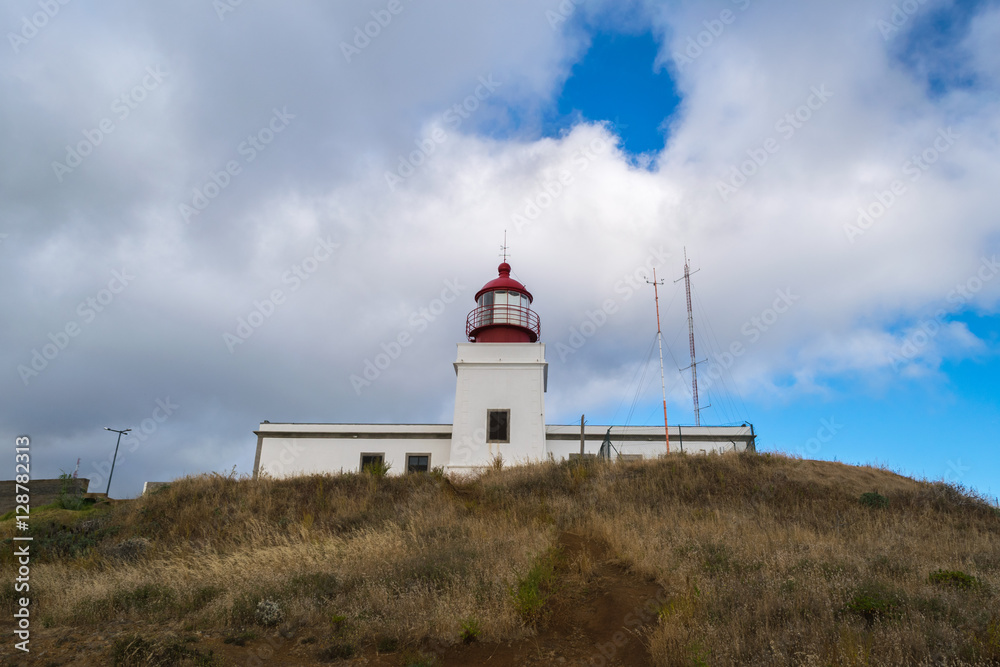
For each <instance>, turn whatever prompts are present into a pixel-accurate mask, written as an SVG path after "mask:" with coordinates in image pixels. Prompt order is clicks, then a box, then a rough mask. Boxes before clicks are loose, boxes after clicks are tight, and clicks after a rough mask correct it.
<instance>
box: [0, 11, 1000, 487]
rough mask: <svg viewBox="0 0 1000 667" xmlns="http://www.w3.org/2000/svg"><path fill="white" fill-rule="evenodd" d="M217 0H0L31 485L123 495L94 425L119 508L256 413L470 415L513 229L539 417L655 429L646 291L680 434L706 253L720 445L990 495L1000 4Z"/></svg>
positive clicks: (247, 448)
mask: <svg viewBox="0 0 1000 667" xmlns="http://www.w3.org/2000/svg"><path fill="white" fill-rule="evenodd" d="M904 4H905V3H904ZM217 5H218V3H216V4H215V5H213V4H211V3H209V4H205V3H178V4H175V5H169V6H166V5H164V6H146V5H143V6H138V5H134V4H129V3H125V2H123V1H122V2H112V4H111V5H108V7H107V8H106V9H105V10H102V14H101V16H100V17H99V19H98V17H97V16H95V15H94V14H93V11H94V10H91V9H89V8H87V7H85V6H83V5H79V6H78V5H76V4H75V3H71V4H69V5H60V10H59V12H58V14H57V15H56V16H54V17H51V19H50V20H48V21H46V22H45V25H43V26H33V25H32V24H31V21H32V17H33V16H34V13H35V12H37V11H38V7H37V3H35V2H34V1H33V0H32V1H29V0H17V1H16V2H12V3H8V4H7V5H5V6H4V8H3V9H2V10H0V26H2V27H4V35H5V45H4V48H3V49H0V86H2V92H3V95H0V116H2V117H3V118H4V120H5V121H6V122H5V123H0V135H2V138H0V143H2V145H3V146H4V157H3V160H2V161H0V169H2V171H0V221H2V222H0V271H2V272H3V273H2V278H3V280H4V284H5V285H8V286H9V287H8V289H7V290H4V291H2V292H0V304H2V306H3V310H4V312H6V313H10V314H11V315H10V317H8V318H5V319H4V320H3V322H0V329H2V332H3V334H2V335H3V340H4V341H5V345H4V346H3V350H2V351H0V355H2V356H3V365H4V367H6V368H7V369H8V372H7V374H6V375H5V376H4V377H3V379H2V381H0V404H2V405H3V406H4V407H3V409H2V410H0V426H2V430H3V433H5V434H6V435H5V436H4V437H7V438H8V439H10V438H13V437H14V436H15V435H18V434H23V433H28V434H30V435H31V436H32V437H33V438H34V439H35V442H37V444H38V452H39V455H38V458H37V459H36V461H35V464H36V465H37V470H38V474H39V475H47V476H54V475H57V474H58V473H59V472H60V471H61V470H71V469H72V468H73V467H74V466H75V464H76V461H77V459H78V458H79V459H80V469H81V474H82V475H85V476H88V477H91V478H92V479H94V480H96V481H95V484H97V485H99V486H102V485H103V482H104V481H105V480H104V477H105V476H106V472H105V468H106V465H107V462H108V459H109V456H110V455H111V452H112V450H113V445H114V442H113V441H114V438H113V436H112V437H109V435H108V433H107V432H106V431H104V430H103V427H104V426H112V427H117V428H125V427H129V426H131V427H133V428H134V429H136V432H135V433H134V434H133V435H132V436H130V437H129V438H128V439H126V440H125V441H123V449H124V450H125V457H124V459H120V460H119V463H118V465H117V466H116V469H115V485H116V487H115V488H114V489H113V490H112V494H113V495H116V494H118V495H135V494H137V493H138V492H139V491H140V490H141V488H142V483H143V482H144V481H146V480H153V481H156V480H161V479H170V478H173V477H177V476H179V475H183V474H189V473H199V472H206V471H229V470H231V469H232V468H233V466H236V468H237V471H238V472H249V470H250V468H251V467H252V465H253V454H254V449H255V444H256V438H255V436H254V435H253V433H252V431H253V429H254V428H255V427H256V425H257V424H258V423H259V422H260V421H261V420H264V419H268V420H270V421H293V422H389V423H428V422H429V423H446V422H449V421H450V420H451V417H452V411H453V405H454V403H453V401H454V388H455V385H454V382H455V379H454V370H453V368H452V361H453V360H454V354H455V348H454V345H455V344H456V343H457V342H460V341H461V340H462V339H463V333H464V323H465V317H466V314H467V312H468V310H469V309H471V308H472V306H473V300H472V297H473V295H474V293H475V291H476V290H477V289H478V288H479V286H481V285H482V284H484V283H486V282H487V281H489V280H490V279H492V278H493V277H495V275H496V264H497V262H498V260H499V252H498V249H499V245H500V243H501V242H502V239H503V238H504V233H505V231H506V233H507V242H508V245H509V246H510V262H511V264H512V266H513V269H514V274H515V275H516V276H517V277H518V278H519V279H520V280H522V281H523V282H525V283H526V284H527V286H528V288H529V289H530V290H531V291H532V293H533V294H534V295H535V302H534V308H535V309H536V310H537V311H538V313H539V315H540V316H541V318H542V340H543V342H545V343H546V345H547V348H546V349H547V358H548V361H549V364H550V368H549V392H548V394H547V396H546V410H547V418H548V421H549V422H550V423H560V422H562V423H572V422H573V421H575V420H576V419H578V418H579V415H580V414H581V413H586V414H587V415H588V420H590V421H591V423H597V422H607V421H614V422H616V423H618V424H623V423H624V421H625V419H626V418H627V415H628V413H629V406H630V405H631V404H632V401H633V400H636V401H637V406H636V408H635V410H634V411H633V413H632V414H633V417H632V422H631V423H640V422H648V423H658V420H659V419H660V416H659V403H660V397H659V378H658V374H659V371H658V367H657V363H656V354H655V350H654V352H653V356H652V357H651V360H650V361H649V363H648V365H647V359H650V357H648V353H649V350H650V345H651V343H652V341H653V335H654V333H655V316H654V310H653V295H652V288H651V287H649V286H648V285H646V284H645V283H644V280H645V278H647V277H651V276H650V274H651V273H652V270H653V269H654V268H655V269H656V272H657V276H658V277H659V278H663V279H665V281H666V282H665V284H664V285H663V287H662V288H661V298H662V303H661V305H662V306H663V311H664V323H663V327H664V341H665V343H666V344H667V346H668V347H667V349H666V350H665V353H664V358H665V362H666V365H667V369H666V370H667V387H668V393H669V395H668V403H669V412H670V419H671V421H672V422H673V423H681V424H690V423H692V422H693V414H692V407H691V403H690V399H689V397H688V383H689V379H688V375H687V372H686V371H685V372H683V373H679V372H678V367H681V368H683V367H685V366H687V365H688V363H689V359H688V348H687V330H686V315H685V312H684V307H683V303H684V299H683V294H682V287H681V286H680V285H678V284H675V283H674V282H673V281H674V280H675V279H677V278H678V277H680V276H681V275H682V273H683V263H684V260H683V256H684V252H685V248H686V251H687V254H688V256H689V257H690V258H691V266H692V268H693V269H700V271H699V272H698V273H697V274H695V275H694V278H693V287H692V289H693V293H694V297H695V329H696V345H697V349H698V357H699V360H700V359H706V360H707V361H706V362H705V364H704V365H702V366H700V367H699V374H700V376H701V379H702V382H701V383H700V390H701V394H702V403H703V404H708V403H711V407H708V408H706V409H705V410H704V411H703V413H702V421H703V422H704V423H734V422H735V423H741V422H743V421H744V420H745V421H750V422H752V423H753V424H754V425H755V428H756V430H757V432H758V433H759V434H760V445H761V448H762V449H769V450H777V451H785V452H790V453H803V454H804V455H806V456H815V457H818V458H824V459H837V460H840V461H845V462H851V463H866V462H876V461H877V462H879V463H880V464H885V465H887V466H888V467H890V468H892V469H895V470H899V471H901V472H903V473H905V474H912V475H915V476H917V477H926V478H928V479H943V478H945V479H948V480H949V481H954V482H957V483H960V484H963V485H968V486H970V487H972V488H975V489H977V490H979V491H980V492H982V493H984V494H988V495H992V496H996V495H998V494H1000V459H998V456H997V452H998V445H1000V437H998V435H997V433H998V429H997V426H998V425H1000V424H998V397H997V394H998V392H997V391H996V384H997V383H996V382H995V380H994V378H995V377H997V375H998V370H1000V368H998V358H997V351H998V344H1000V341H998V335H997V331H998V326H997V325H998V317H1000V315H998V313H1000V277H997V272H996V271H995V270H994V269H993V268H992V267H993V266H994V262H995V260H994V259H993V258H995V256H996V255H997V254H998V250H1000V247H998V246H1000V219H998V217H997V211H998V210H1000V201H998V197H1000V193H998V191H997V188H996V183H997V182H998V178H1000V55H998V51H997V49H996V44H997V43H998V42H1000V3H997V2H987V1H980V2H951V1H949V0H928V2H926V3H915V4H912V5H911V4H907V8H909V12H908V13H907V12H905V11H903V12H902V13H900V11H901V10H899V9H898V8H899V7H902V4H901V3H898V2H896V0H877V1H874V2H872V1H871V0H845V2H842V3H816V4H803V3H792V2H773V3H763V2H757V0H711V1H707V2H693V1H692V2H661V1H653V0H650V1H648V2H635V3H626V4H624V5H623V4H622V3H620V2H614V1H612V0H606V1H605V0H586V1H585V2H580V3H566V2H556V1H552V2H548V1H546V2H538V1H537V0H510V1H509V2H505V3H502V4H499V3H497V4H493V5H480V4H474V3H466V2H461V1H459V0H454V1H448V2H442V3H435V4H434V5H427V4H422V3H403V5H401V6H402V7H403V9H402V10H401V11H400V12H399V13H397V14H391V19H386V17H385V14H383V13H381V12H383V10H384V9H385V3H384V2H382V1H381V0H370V1H368V2H361V3H352V4H349V5H343V6H341V5H335V6H330V5H328V3H321V2H306V3H304V4H301V5H300V6H299V8H298V10H297V11H295V12H290V11H289V10H288V9H287V8H285V7H283V6H281V5H267V4H258V5H252V4H248V3H243V4H241V5H238V6H232V7H230V8H231V9H232V10H233V11H225V12H220V11H218V8H217ZM379 17H381V18H382V21H381V23H380V22H379V21H378V19H379ZM25 21H28V23H27V24H25ZM373 21H375V23H372V22H373ZM26 26H29V27H26ZM108 35H114V36H115V39H109V38H108ZM126 109H127V113H125V112H124V110H126ZM956 286H961V287H962V289H963V290H964V291H965V294H964V296H960V297H958V296H956V295H958V294H959V293H958V292H957V291H956ZM445 290H453V291H454V292H455V293H457V294H458V298H457V299H456V300H454V301H451V300H449V301H448V304H449V305H447V307H443V306H442V307H441V308H438V306H441V304H443V302H441V303H438V301H437V300H438V299H439V298H440V296H441V295H442V293H443V291H445ZM276 293H277V296H275V294H276ZM272 299H275V300H274V301H272ZM92 302H93V303H96V304H97V306H93V305H91V306H88V305H87V304H89V303H92ZM607 304H610V305H611V311H613V312H610V311H609V312H607V313H605V314H604V315H599V311H601V309H603V308H606V307H607ZM98 306H99V308H98ZM431 309H433V310H431ZM595 313H597V314H598V315H595ZM605 315H606V316H605ZM595 317H596V318H597V319H598V320H599V321H600V322H601V324H600V326H597V327H595V330H594V332H593V333H592V335H589V336H587V337H586V339H585V340H583V342H582V345H581V346H579V347H567V346H568V345H570V343H571V341H574V340H575V339H574V338H573V336H574V331H579V330H580V327H581V325H583V324H584V323H586V322H593V321H595V320H594V318H595ZM249 320H253V322H254V323H255V325H254V326H252V327H249V328H248V324H247V323H248V321H249ZM67 330H72V331H74V332H75V333H74V334H73V335H72V336H70V335H69V334H66V333H65V332H66V331H67ZM241 332H242V333H241ZM404 333H405V334H408V335H410V336H411V337H412V339H413V343H412V345H410V346H408V347H407V348H406V350H405V351H404V352H403V353H401V354H400V355H399V357H398V358H394V359H393V360H392V363H391V364H390V366H389V367H387V368H385V369H382V370H381V371H380V372H379V374H378V377H377V378H375V379H374V380H373V381H372V382H371V383H370V384H368V385H365V386H363V387H360V388H359V387H357V386H355V385H353V384H352V381H351V378H352V376H356V375H357V374H358V373H360V372H361V371H362V370H363V369H364V368H365V364H366V363H367V362H370V361H371V360H372V359H373V358H375V357H376V355H378V354H379V353H380V352H381V351H382V350H383V349H385V347H384V346H386V345H388V344H389V343H391V341H394V340H397V339H398V337H399V336H400V335H401V334H404ZM234 341H235V342H234ZM734 346H735V347H736V348H737V349H739V350H740V351H739V353H738V354H736V355H734V356H733V357H732V358H731V359H729V360H727V357H726V354H728V353H729V352H728V351H730V350H732V349H734ZM43 351H44V352H45V355H44V356H42V357H39V356H38V355H41V354H42V352H43ZM904 362H905V363H904ZM643 368H645V369H646V371H647V372H646V375H645V376H644V377H645V383H644V384H643V385H642V386H641V387H639V391H638V392H637V386H636V383H635V382H633V378H635V377H638V376H639V375H641V374H642V370H643ZM713 374H714V375H715V378H713ZM164 405H166V406H171V407H169V409H168V410H167V412H169V414H165V412H164V410H165V408H164V407H162V406H164ZM824 420H826V421H824ZM831 425H832V426H831ZM841 425H842V426H841ZM824 429H825V430H824ZM831 429H832V430H835V431H836V432H835V433H832V434H831V433H830V431H831ZM828 435H829V437H828ZM820 436H822V441H821V442H820V440H821V438H820ZM817 443H818V445H819V446H816V445H817ZM118 484H120V485H121V486H120V487H119V486H117V485H118Z"/></svg>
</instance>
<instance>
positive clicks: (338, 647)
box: [319, 642, 354, 660]
mask: <svg viewBox="0 0 1000 667" xmlns="http://www.w3.org/2000/svg"><path fill="white" fill-rule="evenodd" d="M353 656H354V644H348V643H346V642H338V643H335V644H330V645H329V646H327V647H326V648H325V649H323V650H322V651H320V652H319V659H320V660H340V659H342V658H350V657H353Z"/></svg>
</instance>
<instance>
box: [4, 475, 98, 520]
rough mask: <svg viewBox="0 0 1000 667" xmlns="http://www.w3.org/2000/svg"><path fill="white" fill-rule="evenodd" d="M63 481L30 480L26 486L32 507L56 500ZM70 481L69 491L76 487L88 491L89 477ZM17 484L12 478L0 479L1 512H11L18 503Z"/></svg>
mask: <svg viewBox="0 0 1000 667" xmlns="http://www.w3.org/2000/svg"><path fill="white" fill-rule="evenodd" d="M63 481H64V480H61V479H33V480H31V481H30V482H28V484H26V485H25V486H27V487H28V490H29V491H28V494H29V500H30V503H31V507H41V506H42V505H48V504H49V503H52V502H55V501H56V498H58V497H59V492H60V491H61V490H62V485H63ZM69 481H70V486H69V489H68V491H67V492H68V493H73V492H74V488H77V489H79V493H80V494H81V495H82V494H84V493H87V487H88V486H90V480H89V479H86V478H84V477H78V478H76V479H73V480H69ZM74 483H75V484H76V486H75V487H74V486H73V484H74ZM15 485H16V482H15V481H14V480H12V479H5V480H0V514H6V513H7V512H10V511H11V510H13V509H14V506H15V505H17V503H16V502H14V496H15V495H16V486H15Z"/></svg>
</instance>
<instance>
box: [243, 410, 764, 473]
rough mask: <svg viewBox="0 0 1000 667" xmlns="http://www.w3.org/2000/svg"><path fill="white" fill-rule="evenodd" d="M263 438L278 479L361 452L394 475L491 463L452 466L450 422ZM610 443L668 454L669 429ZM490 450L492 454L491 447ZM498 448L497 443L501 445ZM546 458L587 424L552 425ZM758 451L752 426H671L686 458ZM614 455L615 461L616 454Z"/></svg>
mask: <svg viewBox="0 0 1000 667" xmlns="http://www.w3.org/2000/svg"><path fill="white" fill-rule="evenodd" d="M607 430H608V427H607V426H601V425H587V426H586V427H585V430H584V437H585V441H584V453H585V454H597V453H598V451H599V450H600V447H601V443H602V442H603V441H604V435H605V433H606V432H607ZM255 433H256V434H257V457H256V461H255V462H254V474H255V475H256V474H258V472H259V471H265V472H267V474H269V475H271V476H273V477H290V476H293V475H309V474H328V473H340V472H357V471H359V470H360V469H361V455H362V454H382V455H383V456H384V457H385V461H386V463H388V464H390V466H391V467H390V469H389V474H391V475H399V474H403V473H404V472H406V456H407V455H408V454H426V455H429V456H430V461H429V467H430V468H435V467H445V468H446V469H447V470H448V472H455V473H459V474H463V473H472V472H475V471H476V470H477V469H478V468H481V467H484V466H487V465H489V462H490V460H489V459H488V458H484V459H483V462H482V463H480V464H478V465H477V466H473V465H464V466H452V465H449V460H454V457H453V456H450V455H451V448H452V429H451V426H450V425H448V424H267V423H265V424H261V425H260V430H258V431H255ZM611 443H612V444H613V445H614V447H615V449H616V450H617V453H620V454H621V455H623V456H628V457H631V456H641V457H642V458H647V459H648V458H656V457H658V456H661V455H662V454H665V453H666V444H665V442H664V434H663V427H661V426H633V427H621V426H614V427H612V428H611ZM482 447H484V448H485V451H490V450H489V448H488V447H487V446H486V444H485V442H483V443H482ZM495 447H496V446H495V445H494V448H495ZM544 447H545V449H544V453H543V454H542V455H540V456H538V457H537V459H546V458H548V457H549V456H550V455H551V456H552V457H553V458H554V459H555V460H557V461H560V460H564V459H567V458H569V457H570V456H571V455H575V454H579V452H580V426H579V425H577V424H567V425H555V424H552V425H548V426H546V427H545V443H544ZM745 450H751V451H753V450H754V436H753V435H752V433H751V428H750V426H700V427H696V426H671V427H670V451H671V452H672V453H678V452H684V453H687V454H704V453H709V452H726V451H745ZM500 453H501V455H503V457H504V461H505V462H506V463H508V464H511V465H516V464H517V463H519V462H521V461H518V460H517V459H516V458H515V457H514V455H512V454H511V455H509V451H507V452H505V451H504V450H501V451H500ZM612 456H616V453H615V452H612Z"/></svg>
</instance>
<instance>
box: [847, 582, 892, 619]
mask: <svg viewBox="0 0 1000 667" xmlns="http://www.w3.org/2000/svg"><path fill="white" fill-rule="evenodd" d="M845 609H846V611H849V612H851V613H852V614H856V615H858V616H861V617H862V618H864V619H865V620H866V621H868V622H869V623H872V622H874V621H880V620H884V619H889V618H898V617H899V616H900V615H901V614H902V609H903V599H902V597H901V596H900V595H899V594H898V593H897V592H895V591H894V590H892V589H890V588H888V587H887V586H885V585H884V584H881V583H870V584H865V585H863V586H860V587H858V588H857V589H855V591H854V594H853V595H852V596H851V599H850V600H849V601H848V603H847V606H846V607H845Z"/></svg>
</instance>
